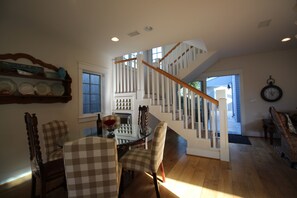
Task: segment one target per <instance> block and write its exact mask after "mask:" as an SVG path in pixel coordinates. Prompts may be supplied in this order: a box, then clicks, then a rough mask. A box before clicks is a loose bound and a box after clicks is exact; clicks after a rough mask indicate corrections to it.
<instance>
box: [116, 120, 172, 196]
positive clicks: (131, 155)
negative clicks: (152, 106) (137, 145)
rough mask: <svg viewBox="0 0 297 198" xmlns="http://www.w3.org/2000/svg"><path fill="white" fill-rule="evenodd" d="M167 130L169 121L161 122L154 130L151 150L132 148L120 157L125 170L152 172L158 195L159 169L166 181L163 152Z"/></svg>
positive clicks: (158, 194)
mask: <svg viewBox="0 0 297 198" xmlns="http://www.w3.org/2000/svg"><path fill="white" fill-rule="evenodd" d="M166 132H167V123H166V122H160V123H159V124H158V125H157V126H156V128H155V131H154V137H153V140H152V146H151V149H150V150H146V149H131V150H129V151H127V153H125V154H124V156H123V157H122V158H121V159H120V162H121V163H122V167H123V169H124V170H128V171H144V172H151V173H152V175H153V180H154V185H155V191H156V195H157V197H160V193H159V189H158V182H157V171H158V169H159V168H160V169H161V172H162V179H163V182H165V172H164V167H163V162H162V161H163V153H164V146H165V139H166Z"/></svg>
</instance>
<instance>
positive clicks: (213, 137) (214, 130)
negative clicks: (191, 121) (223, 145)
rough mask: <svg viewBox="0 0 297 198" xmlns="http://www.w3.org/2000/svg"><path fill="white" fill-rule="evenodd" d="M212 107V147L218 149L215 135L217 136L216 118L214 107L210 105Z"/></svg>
mask: <svg viewBox="0 0 297 198" xmlns="http://www.w3.org/2000/svg"><path fill="white" fill-rule="evenodd" d="M209 104H210V105H211V107H210V122H211V129H210V130H211V139H212V142H213V144H212V147H213V148H216V139H215V135H216V128H215V117H214V111H215V110H214V105H213V104H212V103H209Z"/></svg>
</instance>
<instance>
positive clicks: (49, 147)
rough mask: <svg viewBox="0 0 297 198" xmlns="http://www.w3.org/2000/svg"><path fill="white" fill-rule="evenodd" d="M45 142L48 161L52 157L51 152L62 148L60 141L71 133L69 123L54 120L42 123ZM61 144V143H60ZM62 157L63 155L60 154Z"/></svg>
mask: <svg viewBox="0 0 297 198" xmlns="http://www.w3.org/2000/svg"><path fill="white" fill-rule="evenodd" d="M42 130H43V136H44V144H45V153H46V158H47V161H51V160H53V159H50V155H51V153H53V152H54V151H57V150H58V149H61V148H60V147H59V144H58V141H60V140H61V139H63V138H64V137H66V136H67V135H68V133H69V130H68V125H67V122H66V121H61V120H53V121H51V122H48V123H45V124H43V125H42ZM60 146H61V145H60ZM60 157H62V155H60Z"/></svg>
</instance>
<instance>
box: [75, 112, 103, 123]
mask: <svg viewBox="0 0 297 198" xmlns="http://www.w3.org/2000/svg"><path fill="white" fill-rule="evenodd" d="M97 117H98V115H97V114H88V115H80V116H79V117H78V122H79V123H83V122H92V121H96V120H97Z"/></svg>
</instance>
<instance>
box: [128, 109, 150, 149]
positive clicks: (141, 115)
mask: <svg viewBox="0 0 297 198" xmlns="http://www.w3.org/2000/svg"><path fill="white" fill-rule="evenodd" d="M148 116H149V107H148V106H141V105H139V107H138V127H139V129H140V130H141V132H142V133H146V132H147V131H148ZM137 148H144V149H148V137H146V138H144V139H143V140H140V141H138V142H136V143H134V144H132V145H131V146H130V149H137Z"/></svg>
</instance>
